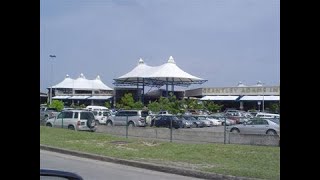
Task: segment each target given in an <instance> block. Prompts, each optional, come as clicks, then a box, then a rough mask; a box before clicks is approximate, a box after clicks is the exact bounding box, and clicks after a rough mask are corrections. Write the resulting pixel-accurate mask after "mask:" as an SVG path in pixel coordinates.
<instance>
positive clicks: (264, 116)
mask: <svg viewBox="0 0 320 180" xmlns="http://www.w3.org/2000/svg"><path fill="white" fill-rule="evenodd" d="M255 117H258V118H280V115H279V114H271V113H262V112H259V113H257V114H256V116H255Z"/></svg>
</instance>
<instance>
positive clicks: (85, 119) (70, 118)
mask: <svg viewBox="0 0 320 180" xmlns="http://www.w3.org/2000/svg"><path fill="white" fill-rule="evenodd" d="M46 126H49V127H57V128H68V129H71V130H76V131H96V123H95V119H94V115H93V113H92V112H90V111H86V110H68V111H62V112H61V113H60V114H58V116H56V117H53V118H50V119H48V120H47V122H46Z"/></svg>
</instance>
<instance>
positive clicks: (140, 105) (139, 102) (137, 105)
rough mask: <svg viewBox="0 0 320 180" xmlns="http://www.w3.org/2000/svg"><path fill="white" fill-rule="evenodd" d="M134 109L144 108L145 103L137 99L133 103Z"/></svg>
mask: <svg viewBox="0 0 320 180" xmlns="http://www.w3.org/2000/svg"><path fill="white" fill-rule="evenodd" d="M132 108H133V109H142V108H143V104H142V102H141V101H137V102H135V103H134V104H133V107H132Z"/></svg>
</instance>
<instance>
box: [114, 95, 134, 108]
mask: <svg viewBox="0 0 320 180" xmlns="http://www.w3.org/2000/svg"><path fill="white" fill-rule="evenodd" d="M116 107H117V108H123V109H132V108H134V107H135V102H134V99H133V96H132V94H131V93H126V94H124V96H123V97H122V98H121V99H120V102H119V103H118V104H117V105H116Z"/></svg>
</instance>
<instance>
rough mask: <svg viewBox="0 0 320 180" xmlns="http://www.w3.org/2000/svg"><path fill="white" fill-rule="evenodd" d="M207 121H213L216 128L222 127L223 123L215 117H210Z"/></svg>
mask: <svg viewBox="0 0 320 180" xmlns="http://www.w3.org/2000/svg"><path fill="white" fill-rule="evenodd" d="M207 120H209V121H211V122H212V123H213V125H214V126H221V125H222V122H221V121H220V120H219V119H215V118H213V117H210V116H208V117H207Z"/></svg>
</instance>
